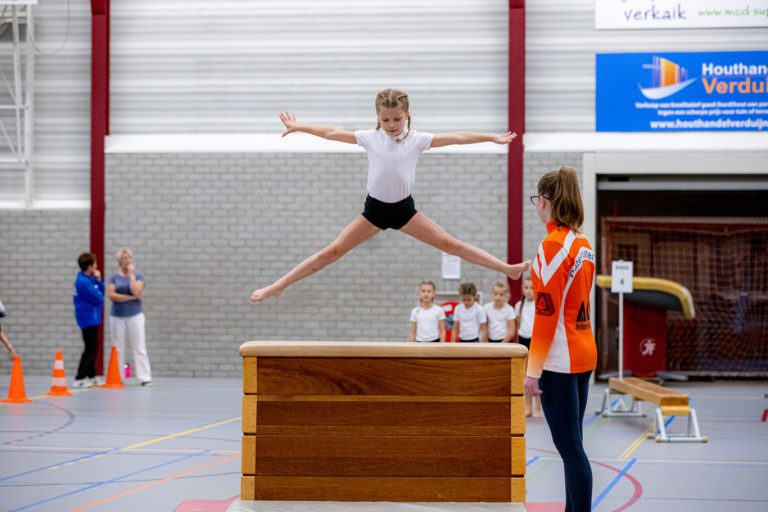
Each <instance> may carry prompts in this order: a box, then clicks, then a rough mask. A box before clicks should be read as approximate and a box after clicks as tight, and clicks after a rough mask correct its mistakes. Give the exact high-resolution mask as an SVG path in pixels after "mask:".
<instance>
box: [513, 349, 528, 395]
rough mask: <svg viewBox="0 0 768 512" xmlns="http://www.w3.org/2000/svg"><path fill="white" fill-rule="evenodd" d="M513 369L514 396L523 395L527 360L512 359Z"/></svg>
mask: <svg viewBox="0 0 768 512" xmlns="http://www.w3.org/2000/svg"><path fill="white" fill-rule="evenodd" d="M510 361H511V363H512V364H511V367H512V382H511V388H512V389H511V391H512V394H513V395H522V394H523V391H524V389H523V381H524V380H525V359H522V358H515V359H511V360H510Z"/></svg>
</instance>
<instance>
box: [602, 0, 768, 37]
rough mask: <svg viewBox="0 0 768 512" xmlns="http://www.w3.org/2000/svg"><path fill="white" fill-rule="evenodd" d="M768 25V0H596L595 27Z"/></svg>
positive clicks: (651, 27) (678, 27)
mask: <svg viewBox="0 0 768 512" xmlns="http://www.w3.org/2000/svg"><path fill="white" fill-rule="evenodd" d="M738 27H768V0H595V28H596V29H598V30H606V29H625V30H626V29H664V28H677V29H680V28H738Z"/></svg>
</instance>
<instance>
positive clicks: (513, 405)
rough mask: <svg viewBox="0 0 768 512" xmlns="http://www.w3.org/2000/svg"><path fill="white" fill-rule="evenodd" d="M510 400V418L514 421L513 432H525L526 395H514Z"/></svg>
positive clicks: (519, 433) (521, 433)
mask: <svg viewBox="0 0 768 512" xmlns="http://www.w3.org/2000/svg"><path fill="white" fill-rule="evenodd" d="M509 402H510V420H511V423H512V428H511V434H512V435H513V436H514V435H523V434H525V397H522V396H513V397H511V398H510V400H509Z"/></svg>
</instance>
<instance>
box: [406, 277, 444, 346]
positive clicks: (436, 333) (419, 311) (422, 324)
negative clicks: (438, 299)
mask: <svg viewBox="0 0 768 512" xmlns="http://www.w3.org/2000/svg"><path fill="white" fill-rule="evenodd" d="M411 341H419V342H433V343H437V342H439V341H445V311H443V308H441V307H439V306H435V283H433V282H432V281H422V282H421V283H419V305H418V307H415V308H413V310H412V311H411Z"/></svg>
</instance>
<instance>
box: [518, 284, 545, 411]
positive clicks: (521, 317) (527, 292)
mask: <svg viewBox="0 0 768 512" xmlns="http://www.w3.org/2000/svg"><path fill="white" fill-rule="evenodd" d="M522 287H523V298H522V299H520V300H519V301H518V302H517V304H515V308H514V309H515V313H517V329H516V330H517V338H518V343H520V344H521V345H524V346H525V348H527V349H529V350H530V348H531V334H532V333H533V319H534V317H535V316H536V303H535V302H534V300H533V281H531V278H530V276H529V277H525V278H523V281H522ZM532 404H533V398H531V395H529V394H528V393H526V394H525V415H526V416H532V417H534V418H541V416H542V412H541V400H539V399H538V398H537V399H536V408H535V409H534V410H533V412H531V409H533V407H532Z"/></svg>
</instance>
